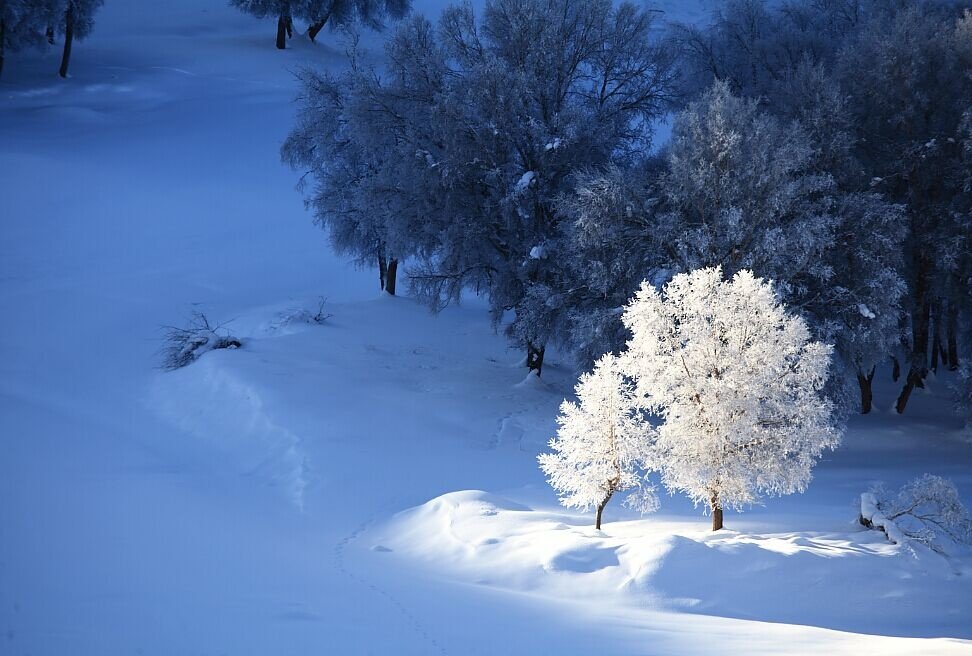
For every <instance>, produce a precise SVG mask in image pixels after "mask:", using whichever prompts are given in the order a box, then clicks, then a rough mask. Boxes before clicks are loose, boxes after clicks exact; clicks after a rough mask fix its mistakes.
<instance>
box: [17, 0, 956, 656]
mask: <svg viewBox="0 0 972 656" xmlns="http://www.w3.org/2000/svg"><path fill="white" fill-rule="evenodd" d="M442 4H444V3H440V2H438V0H434V1H432V2H428V3H422V5H421V6H419V7H418V9H419V10H431V11H435V10H437V8H438V7H439V6H441V5H442ZM708 4H710V3H707V2H702V1H700V2H694V3H679V2H674V1H672V2H668V3H667V4H666V7H667V8H668V9H669V14H670V15H671V16H674V17H678V18H686V19H692V20H696V19H698V18H699V17H700V16H703V15H704V8H705V7H706V6H707V5H708ZM273 33H274V25H273V24H272V21H257V20H254V19H251V18H249V17H247V16H244V15H242V14H240V13H239V12H236V11H235V10H233V9H231V8H229V7H227V6H225V3H224V2H223V1H222V0H205V1H204V0H171V1H168V2H149V1H147V0H144V1H143V0H139V1H138V2H135V1H134V0H132V1H126V0H108V1H107V3H106V5H105V7H104V9H103V10H102V13H101V14H99V19H98V23H97V26H96V28H95V33H94V34H93V35H92V37H91V38H90V39H89V40H87V41H84V42H82V43H80V44H78V45H77V46H76V49H75V54H74V59H73V63H72V77H71V78H69V79H68V80H60V79H58V78H57V77H56V73H55V71H56V61H57V57H56V53H50V54H47V55H38V54H36V53H21V54H18V55H15V56H8V58H7V62H6V67H5V70H4V76H3V78H2V79H0V181H2V182H0V185H2V188H0V192H2V196H0V198H2V201H0V316H2V317H3V322H2V327H0V653H3V654H11V655H14V654H17V655H19V654H33V655H35V656H37V655H63V654H78V655H84V656H86V655H114V654H144V655H150V654H159V655H173V654H228V655H241V654H280V655H283V654H295V655H296V654H301V655H304V654H316V653H334V654H368V653H370V654H434V653H447V654H476V653H478V654H542V653H562V654H570V653H585V652H589V651H592V650H597V651H599V652H601V653H609V654H615V653H617V654H620V653H644V654H672V653H713V652H727V653H747V654H750V653H767V654H770V653H780V652H782V651H786V652H790V653H811V652H814V653H816V652H826V653H855V654H860V653H886V654H891V653H900V654H911V653H922V654H933V653H942V654H950V653H972V622H970V620H969V618H970V617H972V557H970V555H969V553H968V552H967V551H961V550H960V551H957V552H956V553H954V554H952V555H951V556H950V557H949V558H948V559H945V558H942V557H940V556H938V555H936V554H932V553H926V552H922V553H920V554H919V555H917V556H916V555H915V554H913V553H912V552H910V551H909V550H908V549H907V548H905V547H903V546H900V545H899V546H895V545H891V544H889V543H888V542H887V541H885V540H884V539H883V536H882V535H881V534H880V533H877V532H873V531H864V530H863V529H862V528H861V527H860V526H858V525H857V524H856V518H857V510H858V509H857V508H856V507H855V506H854V503H855V500H856V499H857V498H858V496H859V494H860V492H862V491H865V490H866V489H867V488H868V487H869V486H870V485H871V484H872V483H873V482H875V481H877V480H884V481H886V482H887V483H888V484H889V485H892V486H898V485H900V484H902V483H904V482H905V481H907V480H909V479H911V478H913V477H914V476H916V475H918V474H921V473H924V472H926V471H927V472H932V473H935V474H940V475H943V476H947V477H950V478H952V479H953V480H954V481H955V482H956V484H957V485H958V487H959V489H960V491H961V492H962V493H963V498H964V499H965V501H966V503H967V504H969V503H970V502H972V445H970V443H969V442H968V441H967V439H966V438H964V437H963V435H962V434H961V432H960V431H959V428H960V426H959V423H958V422H957V421H956V420H954V419H953V418H952V417H951V416H950V415H949V414H948V412H947V410H946V406H945V405H944V404H943V403H942V402H941V399H940V398H939V397H938V396H937V395H936V391H939V390H940V389H941V388H942V387H943V385H944V382H943V381H938V382H932V384H931V385H929V390H928V391H927V392H926V393H923V394H922V395H921V396H919V397H918V398H916V399H915V400H914V402H913V406H912V407H909V409H908V413H907V415H905V416H904V417H898V416H897V415H894V414H892V413H891V412H890V411H889V409H888V406H890V404H891V400H892V398H893V394H892V392H891V390H890V388H883V387H881V386H877V387H876V390H877V402H878V406H879V408H878V410H879V411H877V412H876V413H875V414H873V415H872V416H870V417H867V418H864V419H855V420H854V421H853V422H852V424H851V429H850V431H849V432H848V434H847V435H846V436H845V439H844V443H843V445H842V446H841V447H840V448H839V449H838V450H837V451H835V452H833V453H829V454H827V455H826V456H825V457H824V460H823V462H822V463H821V464H820V465H819V467H818V468H817V469H816V470H815V476H814V481H813V483H811V486H810V489H809V491H808V492H807V493H806V494H805V495H797V496H791V497H787V498H785V499H782V500H779V499H776V500H770V501H769V502H768V503H767V505H766V507H758V508H754V509H753V510H752V511H750V512H747V513H745V514H742V515H736V514H728V515H727V517H726V525H727V527H728V530H727V531H724V532H721V533H719V534H716V535H713V534H710V533H709V532H708V531H707V527H708V521H707V520H706V519H705V518H704V517H702V515H701V511H699V510H696V509H693V508H692V507H691V505H690V504H688V503H687V502H686V501H684V500H683V499H680V498H670V497H664V498H663V499H662V508H661V511H660V513H659V514H657V515H654V516H650V517H647V518H645V519H641V518H639V517H637V516H636V515H633V514H631V513H630V511H626V510H624V509H622V508H621V507H620V505H619V504H617V505H611V506H608V508H607V510H606V514H605V521H606V523H605V526H604V531H603V532H595V531H594V530H593V529H592V528H591V524H592V517H591V516H590V515H582V514H577V513H572V512H566V511H564V510H562V509H561V508H559V506H558V505H557V500H556V496H555V493H554V492H553V491H552V490H551V489H550V488H549V487H548V486H547V485H546V483H545V482H544V480H543V475H542V473H541V472H540V470H539V469H538V467H537V462H536V455H537V453H538V452H539V451H540V450H542V449H544V448H545V443H546V441H547V440H548V439H549V437H551V435H552V434H553V431H554V429H555V416H556V413H557V408H558V405H559V403H560V402H561V400H562V399H563V398H564V397H565V396H567V395H569V394H570V390H571V389H572V387H573V384H574V371H573V370H572V369H571V367H570V365H569V364H568V363H566V362H564V361H563V360H561V359H559V358H558V357H557V356H556V354H554V355H553V356H550V358H549V359H550V363H549V364H548V365H547V366H546V367H545V368H544V375H543V380H542V381H540V380H537V379H535V378H527V379H524V371H525V370H524V369H523V368H522V367H521V366H519V363H518V359H519V357H520V356H519V354H518V353H516V352H513V351H510V350H508V349H507V346H506V342H505V341H504V339H503V338H502V337H501V336H497V335H495V334H494V333H493V331H492V330H491V328H490V325H489V321H488V318H487V316H486V311H485V306H484V304H483V303H481V302H480V301H478V300H477V299H469V301H468V302H467V303H465V304H463V305H462V306H461V307H458V308H450V309H448V310H446V311H445V312H444V313H443V314H442V315H441V316H438V317H435V316H431V315H430V314H429V313H428V312H427V311H426V310H425V309H423V308H422V307H420V306H419V305H418V304H417V303H415V302H414V301H412V300H410V299H408V298H405V297H399V298H391V297H387V296H384V297H382V296H379V294H378V293H377V288H378V284H377V273H374V272H372V271H370V270H358V269H355V268H354V267H353V266H352V265H350V264H348V263H346V262H345V261H344V260H343V259H342V258H340V257H337V256H335V255H333V254H331V253H330V252H329V249H328V245H327V241H326V238H325V235H324V233H323V232H322V231H321V230H320V229H318V228H316V227H315V226H313V225H312V224H311V220H310V217H309V215H308V214H307V213H306V212H305V211H304V209H303V207H302V204H301V199H300V196H299V195H298V194H297V193H296V192H295V191H294V184H295V183H296V179H295V175H294V173H293V172H291V171H290V170H288V169H287V168H286V167H284V166H282V165H281V164H280V163H279V147H280V143H281V142H282V140H283V139H284V137H285V136H286V134H287V132H288V131H289V129H290V127H291V125H292V122H293V114H294V107H293V104H292V102H291V101H292V98H293V96H294V93H295V91H296V83H295V80H294V77H293V75H292V73H293V71H295V70H296V69H298V68H299V67H301V66H305V65H312V66H338V65H340V64H341V62H342V56H343V48H344V46H343V45H342V42H341V40H340V39H339V37H338V36H337V35H335V34H327V33H325V35H322V36H323V38H321V39H319V40H320V41H321V42H320V43H319V44H318V45H317V46H313V45H312V44H310V43H308V42H306V40H304V39H302V38H298V37H295V38H294V39H293V41H292V42H291V47H290V49H288V50H286V51H282V52H281V51H277V50H276V49H274V47H273ZM379 40H380V37H378V36H377V35H367V36H366V38H365V43H366V44H371V45H372V46H374V45H376V44H377V43H378V42H379ZM321 297H326V299H327V303H326V306H325V307H326V311H327V313H329V314H330V315H331V316H330V317H329V318H328V319H326V320H325V321H324V322H323V324H320V325H318V324H316V323H313V322H308V321H306V320H304V318H303V317H304V316H305V315H306V313H302V312H301V310H310V311H311V312H314V311H316V309H317V307H318V303H319V300H318V299H319V298H321ZM193 310H201V311H203V312H205V313H206V314H207V315H208V316H209V317H210V318H211V319H213V320H218V321H222V322H224V323H226V325H227V326H228V327H229V328H230V329H231V330H232V331H233V333H234V334H235V335H236V336H237V337H239V338H241V339H242V341H243V347H242V348H241V349H237V350H225V351H215V352H211V353H208V354H206V355H204V356H203V357H202V358H201V359H200V360H199V361H198V362H196V363H194V364H192V365H190V366H188V367H186V368H183V369H180V370H178V371H175V372H164V371H162V370H161V369H159V363H160V360H159V356H158V350H159V348H160V347H161V336H162V328H161V327H162V326H164V325H171V324H176V325H178V324H180V323H182V322H183V321H184V320H185V318H186V317H188V316H189V315H190V313H191V312H192V311H193ZM880 375H883V376H884V377H885V378H886V377H887V373H886V372H880V373H879V376H880Z"/></svg>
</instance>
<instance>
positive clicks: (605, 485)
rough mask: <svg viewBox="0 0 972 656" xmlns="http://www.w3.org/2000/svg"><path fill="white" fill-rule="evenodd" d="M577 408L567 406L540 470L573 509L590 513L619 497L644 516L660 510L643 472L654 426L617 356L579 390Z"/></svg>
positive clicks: (562, 408)
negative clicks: (642, 413)
mask: <svg viewBox="0 0 972 656" xmlns="http://www.w3.org/2000/svg"><path fill="white" fill-rule="evenodd" d="M575 392H576V394H577V403H574V402H572V401H564V402H563V404H562V405H561V406H560V415H559V416H558V417H557V423H558V424H559V429H558V430H557V436H556V437H555V438H554V439H552V440H550V448H551V450H552V451H553V453H545V454H541V455H540V456H539V458H538V459H539V461H540V468H541V469H542V470H543V472H544V473H545V474H546V475H547V479H548V481H549V482H550V485H551V486H553V488H554V489H555V490H557V492H558V493H559V496H560V502H561V503H562V504H563V505H564V506H567V507H568V508H581V509H584V510H589V509H591V508H593V507H598V506H601V505H602V504H605V503H607V501H608V500H609V499H610V498H611V496H612V495H613V494H614V493H615V492H619V491H622V490H632V491H633V492H632V494H631V495H629V497H628V498H627V500H626V505H630V506H632V507H634V508H636V509H638V510H641V511H642V512H651V511H653V510H655V509H656V508H657V506H658V502H657V498H656V497H655V495H654V492H653V489H652V488H651V487H650V486H649V485H647V483H646V481H645V480H644V478H643V477H642V476H641V474H640V471H641V470H642V469H643V468H644V467H645V464H646V462H647V458H648V454H649V450H650V439H649V436H650V431H651V426H650V425H649V424H648V423H647V422H645V421H644V420H643V419H642V418H641V417H640V415H639V414H638V412H637V409H636V403H635V398H634V389H633V386H632V384H631V383H630V381H628V380H626V379H625V377H624V376H623V374H622V373H621V369H620V366H619V363H618V360H617V358H616V357H615V356H613V355H611V354H610V353H609V354H607V355H605V356H603V357H602V358H601V359H600V360H598V361H597V363H595V365H594V370H593V371H591V372H590V373H587V374H583V375H582V376H581V377H580V381H579V382H578V383H577V386H576V387H575Z"/></svg>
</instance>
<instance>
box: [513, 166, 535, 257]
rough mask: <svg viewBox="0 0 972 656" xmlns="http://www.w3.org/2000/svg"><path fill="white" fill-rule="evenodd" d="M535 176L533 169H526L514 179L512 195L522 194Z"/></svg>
mask: <svg viewBox="0 0 972 656" xmlns="http://www.w3.org/2000/svg"><path fill="white" fill-rule="evenodd" d="M536 177H537V174H536V172H535V171H527V172H526V173H524V174H523V175H521V176H520V179H519V180H517V181H516V184H515V185H513V193H514V195H516V194H522V193H523V192H524V191H526V190H527V189H529V187H530V185H531V184H533V180H534V178H536ZM530 257H533V253H532V252H531V253H530Z"/></svg>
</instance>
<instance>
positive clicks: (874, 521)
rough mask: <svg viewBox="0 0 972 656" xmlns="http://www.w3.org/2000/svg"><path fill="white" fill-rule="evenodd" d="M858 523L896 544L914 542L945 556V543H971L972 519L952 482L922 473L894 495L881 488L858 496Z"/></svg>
mask: <svg viewBox="0 0 972 656" xmlns="http://www.w3.org/2000/svg"><path fill="white" fill-rule="evenodd" d="M860 522H861V524H863V525H864V526H867V527H873V528H878V529H880V530H882V531H884V533H885V534H886V535H887V536H888V539H889V540H891V541H892V542H895V543H902V542H907V541H909V540H914V541H916V542H919V543H921V544H923V545H925V546H926V547H928V548H930V549H932V550H934V551H937V552H939V553H945V543H947V542H954V543H966V544H969V543H972V517H969V511H968V509H966V507H965V505H964V504H963V503H962V499H961V497H960V496H959V493H958V489H956V487H955V483H953V482H952V481H950V480H948V479H947V478H942V477H941V476H935V475H933V474H922V475H921V476H919V477H918V478H916V479H914V480H913V481H911V482H910V483H908V484H906V485H904V486H903V487H902V488H901V490H900V491H899V492H898V494H897V495H894V494H891V493H889V492H888V491H887V490H886V489H885V488H884V487H883V486H880V485H879V486H878V487H876V488H875V489H873V490H872V491H871V492H866V493H864V494H862V495H861V517H860Z"/></svg>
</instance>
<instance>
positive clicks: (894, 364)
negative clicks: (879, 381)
mask: <svg viewBox="0 0 972 656" xmlns="http://www.w3.org/2000/svg"><path fill="white" fill-rule="evenodd" d="M899 378H901V363H900V362H899V361H898V358H896V357H894V356H893V355H892V356H891V380H892V381H894V382H898V379H899Z"/></svg>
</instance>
